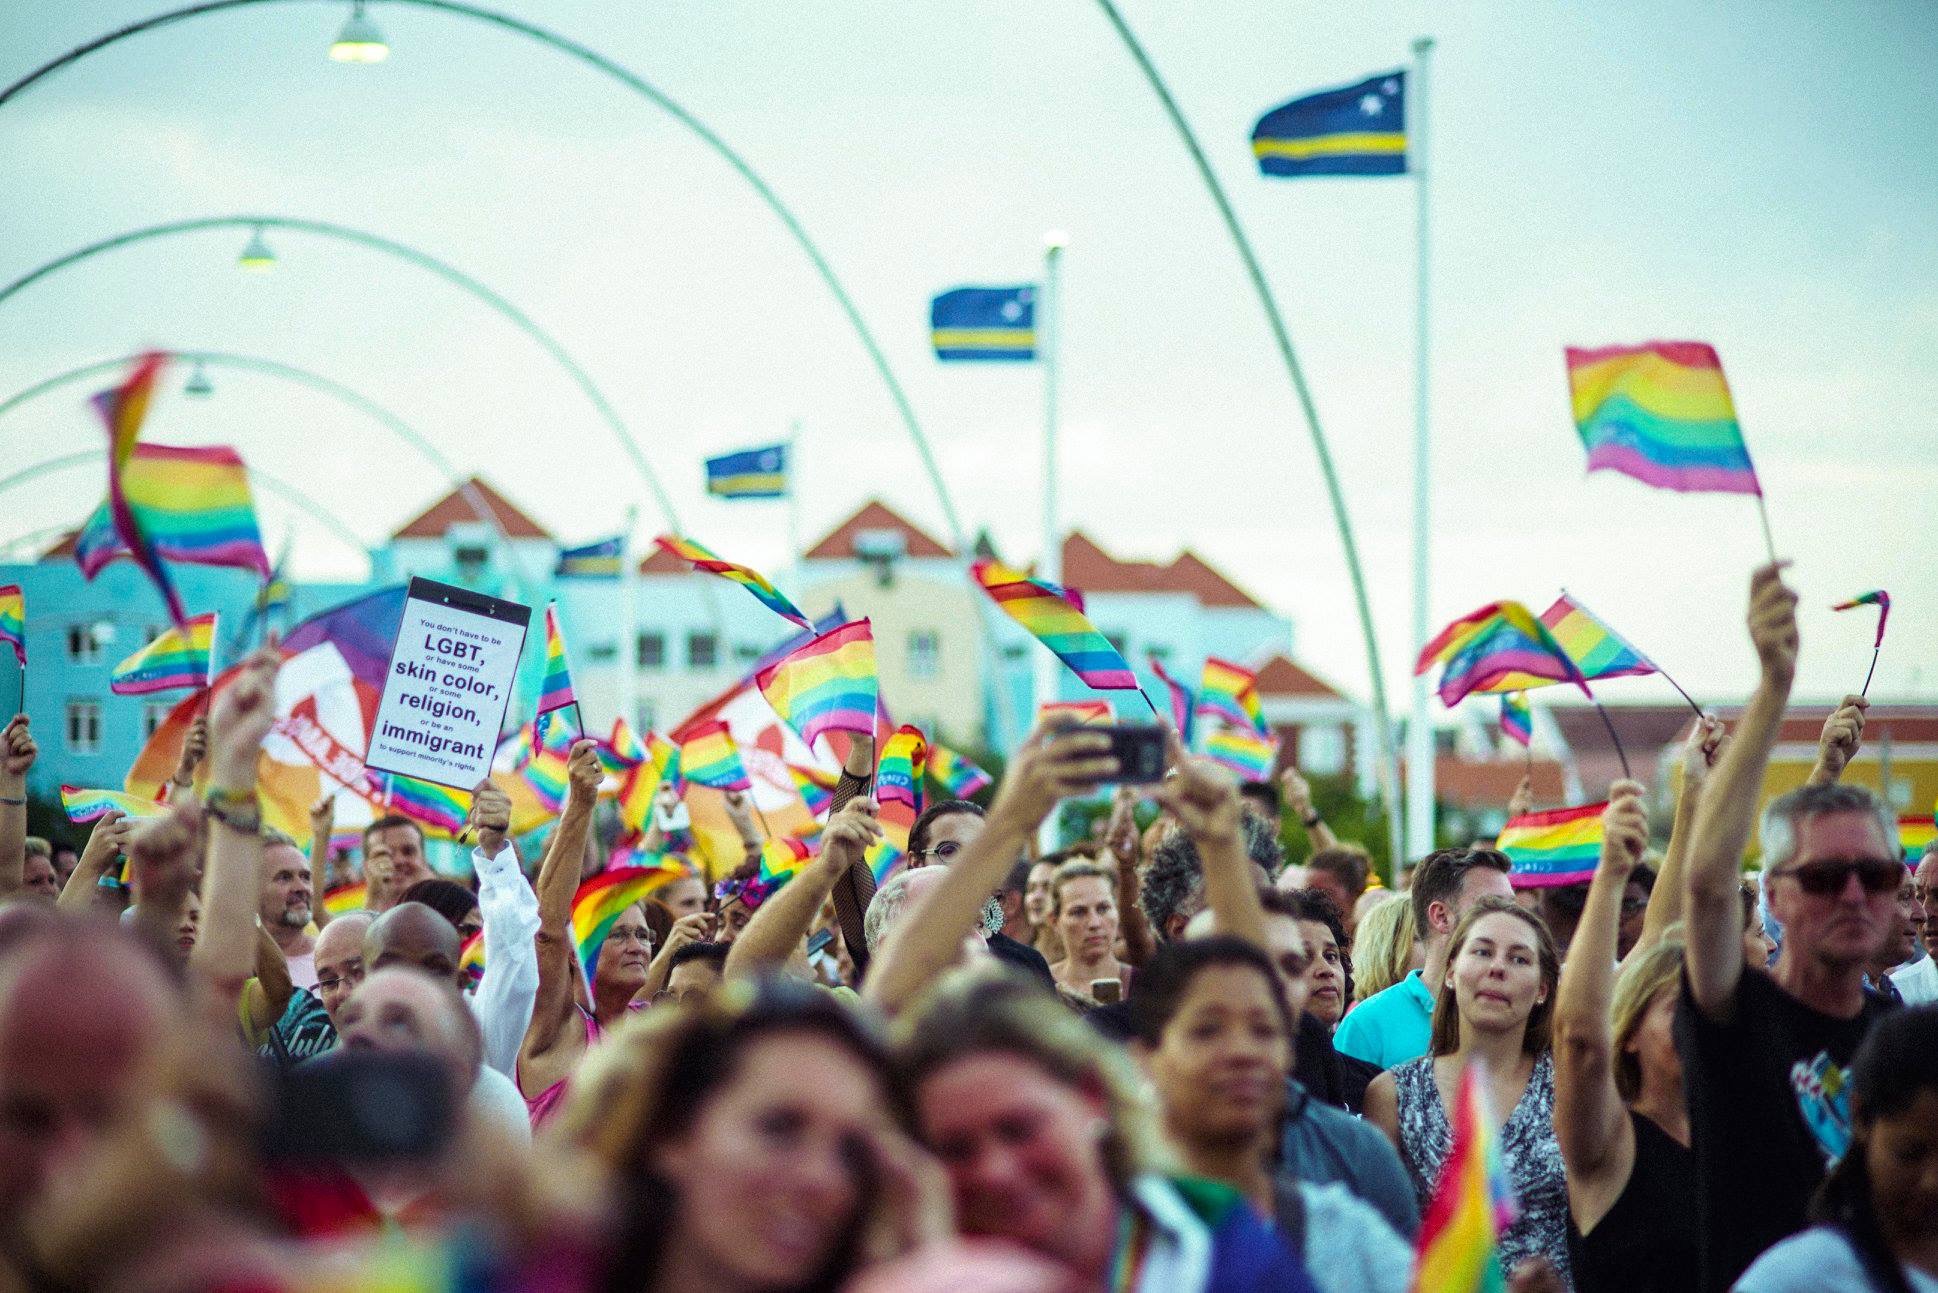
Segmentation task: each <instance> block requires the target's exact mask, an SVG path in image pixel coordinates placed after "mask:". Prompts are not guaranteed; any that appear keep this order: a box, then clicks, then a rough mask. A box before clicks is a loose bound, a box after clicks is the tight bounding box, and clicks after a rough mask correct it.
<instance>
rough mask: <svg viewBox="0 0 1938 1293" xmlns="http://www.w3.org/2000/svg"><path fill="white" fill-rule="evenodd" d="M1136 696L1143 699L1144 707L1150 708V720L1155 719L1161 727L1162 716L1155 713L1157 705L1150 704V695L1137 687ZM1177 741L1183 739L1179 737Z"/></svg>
mask: <svg viewBox="0 0 1938 1293" xmlns="http://www.w3.org/2000/svg"><path fill="white" fill-rule="evenodd" d="M1137 694H1138V695H1139V696H1141V697H1142V698H1143V700H1144V703H1145V704H1146V705H1149V706H1150V709H1151V717H1152V718H1155V719H1156V720H1157V721H1158V725H1159V726H1163V724H1164V715H1162V714H1160V713H1158V712H1157V705H1156V704H1155V703H1153V702H1152V700H1151V696H1150V693H1149V692H1147V691H1145V690H1144V689H1143V688H1142V687H1139V688H1138V689H1137ZM1178 739H1179V740H1183V739H1184V738H1183V737H1182V736H1180V737H1179V738H1178Z"/></svg>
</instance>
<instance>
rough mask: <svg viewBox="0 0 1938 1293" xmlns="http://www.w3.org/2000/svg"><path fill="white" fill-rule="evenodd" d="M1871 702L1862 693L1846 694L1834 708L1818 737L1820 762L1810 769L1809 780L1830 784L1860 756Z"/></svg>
mask: <svg viewBox="0 0 1938 1293" xmlns="http://www.w3.org/2000/svg"><path fill="white" fill-rule="evenodd" d="M1870 707H1871V702H1870V701H1868V700H1866V699H1864V697H1862V696H1846V697H1844V703H1843V704H1841V705H1839V706H1838V707H1837V708H1836V709H1835V710H1834V711H1832V713H1831V715H1830V717H1829V718H1827V719H1825V720H1824V730H1823V733H1822V735H1820V736H1819V737H1818V738H1817V763H1816V766H1815V767H1813V768H1811V769H1810V780H1809V782H1808V784H1810V785H1813V786H1828V785H1830V784H1831V783H1832V782H1834V781H1836V780H1837V778H1839V777H1841V776H1843V775H1844V768H1845V766H1846V765H1847V764H1849V763H1850V761H1851V760H1852V759H1854V758H1856V757H1857V747H1858V746H1859V745H1861V744H1863V741H1864V711H1865V710H1867V709H1869V708H1870Z"/></svg>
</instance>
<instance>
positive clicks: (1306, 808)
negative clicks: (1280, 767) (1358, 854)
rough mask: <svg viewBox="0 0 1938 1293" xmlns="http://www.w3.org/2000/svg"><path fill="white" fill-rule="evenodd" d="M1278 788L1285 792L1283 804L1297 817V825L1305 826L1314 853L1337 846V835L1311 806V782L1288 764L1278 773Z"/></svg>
mask: <svg viewBox="0 0 1938 1293" xmlns="http://www.w3.org/2000/svg"><path fill="white" fill-rule="evenodd" d="M1279 789H1280V790H1281V791H1283V792H1284V794H1285V806H1286V807H1287V808H1290V809H1291V810H1292V812H1293V813H1294V815H1296V816H1297V817H1298V819H1299V825H1301V826H1303V827H1305V833H1306V836H1307V837H1308V838H1309V839H1311V841H1312V851H1313V852H1314V853H1317V852H1318V851H1319V850H1320V849H1330V848H1338V847H1339V837H1338V836H1337V835H1334V834H1333V833H1332V827H1330V826H1328V825H1326V819H1325V818H1323V817H1321V816H1320V815H1319V814H1318V813H1317V812H1316V811H1315V810H1314V809H1313V807H1312V786H1311V783H1309V782H1308V781H1307V780H1306V779H1305V778H1304V777H1303V776H1301V775H1300V774H1299V770H1298V769H1297V768H1295V767H1292V766H1291V765H1289V764H1288V765H1287V766H1286V769H1285V771H1284V772H1281V773H1280V774H1279Z"/></svg>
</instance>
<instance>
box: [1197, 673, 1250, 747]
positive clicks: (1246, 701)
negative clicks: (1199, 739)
mask: <svg viewBox="0 0 1938 1293" xmlns="http://www.w3.org/2000/svg"><path fill="white" fill-rule="evenodd" d="M1198 708H1199V710H1201V711H1202V712H1204V713H1206V714H1213V715H1216V716H1217V717H1219V718H1222V719H1225V720H1226V721H1227V722H1230V723H1232V724H1234V725H1236V726H1238V727H1249V728H1251V729H1252V730H1253V731H1254V732H1261V733H1262V732H1263V731H1264V730H1265V712H1264V710H1263V709H1261V708H1260V706H1259V703H1258V675H1257V674H1255V673H1253V672H1252V671H1251V670H1250V669H1246V668H1244V667H1242V666H1240V665H1235V664H1233V663H1232V662H1231V661H1229V660H1220V659H1219V658H1218V657H1217V656H1207V657H1206V658H1205V668H1204V674H1203V675H1202V676H1201V677H1200V678H1199V680H1198Z"/></svg>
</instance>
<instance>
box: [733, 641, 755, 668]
mask: <svg viewBox="0 0 1938 1293" xmlns="http://www.w3.org/2000/svg"><path fill="white" fill-rule="evenodd" d="M733 658H734V659H736V660H738V661H740V663H742V664H752V663H753V662H754V661H756V660H758V659H760V648H759V647H758V646H755V645H754V644H753V643H752V642H741V643H738V644H736V645H735V647H734V649H733Z"/></svg>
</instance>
